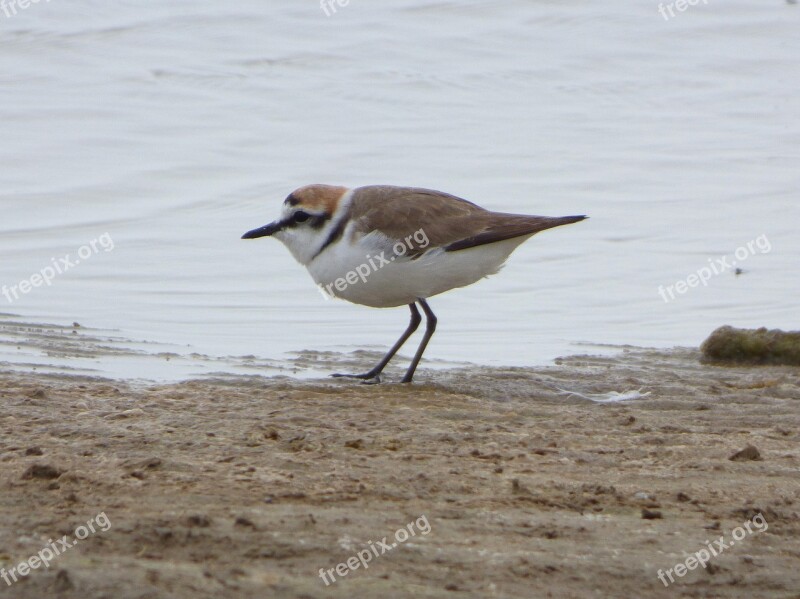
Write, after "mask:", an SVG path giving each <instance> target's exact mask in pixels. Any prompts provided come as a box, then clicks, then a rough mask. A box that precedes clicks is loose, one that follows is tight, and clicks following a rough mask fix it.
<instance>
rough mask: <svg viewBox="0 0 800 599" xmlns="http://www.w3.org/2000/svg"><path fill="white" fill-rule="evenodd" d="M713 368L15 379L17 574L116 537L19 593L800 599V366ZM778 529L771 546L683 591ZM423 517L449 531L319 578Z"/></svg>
mask: <svg viewBox="0 0 800 599" xmlns="http://www.w3.org/2000/svg"><path fill="white" fill-rule="evenodd" d="M698 358H699V354H698V353H697V352H692V351H688V350H677V351H673V352H654V351H644V350H636V351H626V352H625V353H623V354H622V355H621V356H619V357H616V358H586V357H575V358H569V359H563V360H560V361H559V362H558V364H557V365H556V366H553V367H551V368H539V369H503V370H497V369H469V370H464V371H448V372H439V373H436V372H433V371H422V372H421V373H420V374H421V376H420V384H415V385H413V386H402V385H398V384H384V385H380V386H364V385H359V384H357V383H353V382H351V381H338V380H337V381H333V380H320V381H310V382H309V381H306V382H303V381H296V380H292V379H289V378H274V379H267V378H261V377H255V376H254V377H230V378H225V379H216V380H210V381H209V380H206V381H190V382H186V383H182V384H174V385H159V386H142V385H139V386H136V385H132V384H128V383H125V382H122V381H109V380H101V379H97V378H89V377H70V376H67V375H63V374H56V375H42V374H39V375H27V374H20V373H12V372H5V373H2V374H0V383H1V384H0V406H2V412H0V465H2V468H0V485H1V487H0V489H1V490H0V508H1V509H0V566H3V567H5V568H6V569H8V568H11V567H13V566H14V565H16V564H18V563H19V562H20V561H22V560H25V559H27V558H28V557H29V556H31V555H34V554H36V553H37V552H38V551H39V550H40V549H41V548H42V547H44V546H45V545H46V544H47V540H48V539H49V538H53V539H55V538H57V537H61V536H62V535H65V534H66V535H72V534H73V531H74V530H75V528H76V526H78V525H80V524H83V523H85V522H86V521H87V520H89V519H91V518H92V517H93V516H95V515H96V514H98V513H99V512H104V513H105V514H106V515H107V517H108V519H109V520H110V522H111V528H110V530H108V531H107V532H99V531H98V532H97V533H96V534H94V535H91V536H89V537H88V538H87V539H85V540H83V541H81V542H80V544H79V545H78V546H76V547H74V548H72V549H70V550H69V551H67V552H65V553H64V554H63V555H61V556H59V557H57V558H56V559H55V560H54V562H53V563H52V564H51V566H50V568H49V569H48V570H44V569H38V570H36V571H33V572H32V573H31V574H30V575H29V576H28V577H26V578H24V579H22V580H20V582H17V583H15V584H13V585H12V586H11V587H7V586H6V584H5V583H4V582H3V581H2V579H0V596H3V597H5V596H8V597H14V598H31V599H41V598H43V597H68V598H72V597H74V598H76V599H77V598H81V599H85V598H89V599H94V598H98V599H99V598H101V597H108V598H115V599H117V598H119V599H123V598H134V597H136V598H144V597H177V598H187V599H188V598H190V597H192V598H195V597H259V598H270V597H307V598H314V597H348V598H349V597H364V598H371V597H412V596H413V597H481V598H491V597H514V598H516V597H520V598H521V597H524V598H530V597H672V598H674V597H742V598H752V597H759V598H761V597H786V598H788V597H795V598H796V597H800V590H798V589H800V518H799V517H798V512H799V511H800V504H799V503H798V501H800V495H798V492H800V446H799V445H798V441H800V435H799V434H798V431H799V430H800V372H799V371H798V369H797V368H789V367H763V368H717V367H712V366H705V365H701V364H700V363H699V360H698ZM426 381H427V382H426ZM430 381H436V382H435V383H434V382H430ZM556 388H567V389H571V390H580V391H581V392H584V393H592V392H595V393H599V392H604V391H611V390H616V391H623V390H630V389H638V388H643V389H645V390H646V391H650V392H651V394H650V395H649V396H647V397H645V398H642V399H638V400H632V401H627V402H624V403H622V404H620V403H615V404H597V403H592V402H590V401H586V400H583V399H579V398H576V397H566V396H563V395H559V394H558V392H557V391H556V390H555V389H556ZM748 445H752V446H754V447H755V448H756V450H757V451H755V452H754V451H753V450H748V451H747V452H745V454H744V455H743V456H740V459H737V460H735V461H734V460H730V459H729V458H730V457H731V456H732V455H734V454H735V453H736V452H737V451H739V450H742V449H744V448H745V447H746V446H748ZM753 458H756V459H753ZM32 467H33V468H32ZM757 513H761V514H763V516H764V518H765V519H766V522H767V523H768V526H769V528H768V529H767V530H766V531H763V532H760V533H758V534H752V535H750V534H748V535H747V536H745V537H744V538H743V539H742V540H740V541H738V542H736V544H735V545H733V546H730V547H729V548H728V549H726V550H725V551H724V552H723V553H722V554H720V555H719V556H717V557H714V558H712V559H711V561H710V563H709V565H708V567H707V568H705V569H703V568H697V569H695V570H694V571H691V572H688V574H686V575H685V576H684V577H682V578H677V577H676V582H675V583H674V584H673V585H672V586H670V587H669V588H665V586H664V585H663V584H662V583H661V582H660V581H659V579H658V577H657V571H658V570H659V569H662V570H666V569H669V568H673V567H674V566H675V564H677V563H679V562H683V561H684V560H685V559H686V557H687V556H688V555H689V554H691V553H695V552H697V551H699V550H701V549H703V548H704V547H705V546H706V541H712V540H714V539H718V538H719V537H724V540H725V542H726V543H729V541H730V540H731V538H732V536H731V535H732V530H733V529H734V528H736V527H738V526H741V525H742V524H743V523H744V522H745V521H747V520H749V519H750V518H752V517H753V516H754V515H755V514H757ZM422 515H424V516H425V517H426V518H427V520H428V522H429V523H430V527H431V528H430V533H429V534H427V535H425V536H423V535H421V534H417V536H415V537H414V538H412V539H410V540H409V541H408V542H406V543H404V544H401V545H400V546H398V547H397V548H395V549H393V550H392V551H390V552H388V553H386V554H385V555H382V556H380V557H378V558H374V559H373V560H372V562H371V563H370V564H369V568H368V569H367V570H364V569H363V567H360V568H359V569H358V570H355V571H354V572H351V573H350V574H348V575H347V576H346V577H345V578H342V579H340V580H338V581H337V582H335V583H334V584H332V585H331V586H329V587H326V586H325V584H324V583H323V582H322V580H321V579H320V578H319V576H318V572H319V569H320V568H326V569H327V568H334V567H335V566H336V565H337V564H338V563H340V562H344V561H346V560H347V558H348V557H350V556H353V555H355V553H356V552H357V551H358V550H360V549H362V548H363V547H364V546H365V544H366V543H367V542H368V541H370V540H371V541H376V540H380V539H382V538H383V537H384V536H387V537H390V538H389V541H391V537H392V535H393V534H394V531H395V530H397V529H398V528H400V527H404V526H405V525H406V524H408V523H410V522H413V521H415V520H416V519H418V518H419V517H420V516H422Z"/></svg>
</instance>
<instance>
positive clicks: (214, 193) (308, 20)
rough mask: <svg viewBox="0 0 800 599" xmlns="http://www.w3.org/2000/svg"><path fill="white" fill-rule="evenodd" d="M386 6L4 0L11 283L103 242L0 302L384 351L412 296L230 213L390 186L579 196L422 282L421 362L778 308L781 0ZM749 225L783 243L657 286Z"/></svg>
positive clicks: (179, 333)
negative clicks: (380, 302)
mask: <svg viewBox="0 0 800 599" xmlns="http://www.w3.org/2000/svg"><path fill="white" fill-rule="evenodd" d="M375 4H377V3H372V4H368V3H350V4H349V5H348V6H347V7H341V8H339V9H338V10H337V12H336V14H332V15H331V16H329V17H326V16H325V14H324V13H323V11H322V10H321V9H320V7H319V5H318V4H317V3H315V2H308V3H306V2H303V3H296V4H295V5H292V6H289V5H287V4H285V3H278V2H275V1H272V2H263V1H261V0H259V1H256V0H249V1H248V0H245V1H241V2H236V3H234V4H225V3H220V2H205V1H203V0H200V1H193V2H187V1H183V2H172V3H165V4H160V5H141V4H139V3H137V4H135V5H134V3H114V4H113V5H109V4H107V3H101V2H98V1H96V0H76V1H75V2H70V3H56V2H53V3H40V4H36V5H31V6H30V7H29V8H28V9H27V10H25V11H20V12H19V13H18V14H16V15H14V16H13V17H12V18H8V17H5V16H4V15H0V44H2V48H3V52H2V53H0V82H2V88H1V89H2V93H3V102H2V103H1V104H0V140H2V143H0V165H2V168H0V207H2V216H3V217H2V219H1V220H0V232H2V235H0V254H2V256H3V260H2V261H0V285H5V286H6V288H10V287H11V286H14V285H17V286H18V285H19V284H20V283H21V282H22V281H26V280H30V279H31V276H32V275H33V274H34V273H37V272H41V270H42V269H43V268H45V267H47V266H48V265H50V264H52V263H53V262H52V261H53V259H56V260H58V259H60V258H62V257H63V256H65V255H66V254H69V253H71V252H72V253H74V252H76V251H77V250H78V249H79V248H80V247H82V246H83V245H85V244H87V243H89V242H90V241H91V240H93V239H98V238H99V237H100V236H102V235H104V234H108V235H109V236H110V237H111V238H113V240H114V249H113V251H110V252H104V251H100V252H98V253H97V254H96V255H93V256H92V257H91V259H89V260H86V261H84V262H82V263H80V264H79V265H78V266H76V267H75V268H72V269H70V270H69V271H68V272H65V273H63V275H59V276H58V277H55V278H54V279H53V281H52V284H51V285H43V284H42V285H40V286H35V287H33V286H32V287H31V289H30V290H29V292H28V293H24V294H21V295H20V296H19V297H18V298H16V299H14V300H13V301H8V299H7V298H6V297H5V296H0V305H2V306H4V307H3V308H2V309H1V310H2V311H3V312H9V313H16V314H20V315H22V316H23V317H24V318H25V319H29V320H30V319H34V320H39V321H50V322H58V323H61V324H64V325H69V324H71V323H72V321H79V322H81V323H85V324H87V325H90V326H92V327H97V328H105V329H116V330H119V331H120V334H122V335H124V336H126V337H128V338H135V339H147V340H152V341H155V342H161V343H166V344H175V345H177V346H179V347H181V348H185V349H186V352H199V353H202V354H207V355H209V356H226V355H249V354H252V355H256V356H261V357H263V358H268V359H281V358H282V357H283V356H284V354H285V352H291V351H300V350H304V349H317V350H322V351H352V350H353V349H356V348H359V347H369V348H383V347H385V346H387V345H389V344H390V343H391V342H392V341H393V340H394V339H395V338H396V337H397V336H398V335H399V333H400V332H401V331H402V329H403V328H404V326H405V323H406V319H407V314H406V311H405V310H403V309H400V310H373V309H368V308H363V307H359V306H352V305H349V304H344V303H340V302H326V301H324V300H323V299H322V297H321V296H320V294H319V293H318V292H317V290H316V289H315V287H314V285H313V283H312V282H311V279H310V277H309V276H308V275H307V274H306V273H305V272H304V270H303V269H302V268H301V267H299V266H298V265H297V264H295V263H294V262H293V260H292V259H291V257H290V256H289V254H288V252H287V251H286V250H285V249H284V248H283V247H281V246H280V244H278V243H277V242H275V241H274V240H262V242H260V243H255V242H252V243H245V242H241V241H240V240H239V236H240V235H241V234H242V233H243V232H244V231H246V230H248V229H250V228H253V227H255V226H258V225H261V224H264V223H265V222H267V221H269V220H271V219H272V218H273V217H274V216H275V215H276V214H277V212H278V209H279V205H280V202H281V200H282V199H283V197H285V195H286V194H287V193H288V192H289V191H291V190H292V189H293V188H295V187H297V186H299V185H302V184H305V183H310V182H328V183H338V184H346V185H350V186H356V185H364V184H371V183H392V184H408V185H418V186H425V187H433V188H438V189H442V190H445V191H448V192H451V193H455V194H457V195H461V196H463V197H466V198H467V199H470V200H473V201H475V202H478V203H480V204H482V205H484V206H486V207H488V208H492V209H497V210H502V211H507V212H527V213H533V214H545V215H564V214H576V213H577V214H581V213H586V214H589V215H590V216H591V219H590V220H588V221H586V222H583V223H580V224H577V225H572V226H570V227H565V228H562V229H556V230H553V231H548V232H545V233H543V234H541V235H540V236H537V237H535V238H533V239H532V240H531V241H530V242H528V243H526V244H525V245H523V246H522V247H521V248H520V249H519V250H518V251H517V252H516V253H515V254H514V255H513V256H512V259H511V261H510V263H509V264H508V266H507V267H506V268H505V269H504V271H503V272H502V273H501V274H500V275H498V276H497V277H494V278H491V279H488V280H486V281H483V282H481V283H479V284H477V285H475V286H474V287H471V288H468V289H463V290H459V291H455V292H452V293H449V294H446V295H444V296H441V297H437V298H434V299H433V300H432V301H431V304H432V306H433V307H434V310H435V311H436V312H437V314H438V315H439V318H440V327H439V330H438V331H437V335H436V336H435V337H434V340H433V342H432V344H431V346H430V348H429V354H428V355H429V356H430V357H431V358H440V359H445V360H468V361H473V362H477V363H483V364H509V365H526V364H533V363H543V362H546V361H547V360H550V359H552V358H553V357H555V356H557V355H561V354H565V353H573V352H575V351H580V350H581V347H580V346H576V345H575V344H576V343H578V342H589V343H617V344H621V343H630V344H637V345H644V346H671V345H676V344H696V343H698V342H699V341H700V340H701V339H702V338H703V337H704V336H705V335H706V334H707V333H708V332H709V331H711V330H712V329H714V328H715V327H716V326H718V325H720V324H723V323H728V324H734V325H738V326H760V325H765V326H770V327H784V328H792V327H795V328H796V327H797V321H796V309H795V308H796V306H795V305H794V304H793V302H794V301H796V300H795V298H796V297H798V295H800V293H799V292H800V283H798V277H797V276H796V267H797V254H798V249H800V242H798V241H797V235H796V233H795V232H794V230H793V229H794V226H795V223H796V222H797V220H798V218H797V217H798V212H799V211H800V209H799V208H798V205H797V201H796V200H797V195H798V191H800V168H798V162H799V160H798V159H799V158H800V156H799V155H798V152H797V147H798V142H800V119H798V112H800V110H799V109H800V77H798V76H797V75H798V71H797V67H796V56H797V54H798V50H800V38H798V36H797V35H796V32H797V28H798V24H799V23H798V21H799V20H800V11H798V7H797V6H791V5H787V4H781V3H778V2H774V3H770V2H767V3H765V2H759V1H756V0H752V1H744V0H730V1H729V2H726V3H724V4H718V5H714V6H712V5H711V4H709V5H708V6H703V7H702V10H697V9H695V10H692V11H687V12H686V13H682V14H680V15H677V16H676V17H675V18H673V19H670V20H669V22H665V21H664V19H663V18H662V17H661V16H660V15H659V14H658V11H657V5H656V4H653V5H650V3H639V4H637V5H635V6H633V5H629V4H625V3H621V4H620V5H619V6H618V7H609V6H606V5H600V4H598V3H589V2H572V3H562V4H552V3H539V2H535V3H534V2H525V1H523V0H515V1H511V2H503V3H499V2H489V1H485V0H481V1H473V2H458V3H455V2H437V3H429V2H423V1H421V0H406V1H398V2H391V3H386V4H382V5H379V6H375ZM698 8H699V7H698ZM760 235H766V236H767V237H768V239H769V240H770V242H771V245H772V250H771V251H770V252H768V253H764V254H760V253H755V254H753V255H752V256H751V257H749V258H748V259H747V262H746V264H745V265H743V266H742V269H743V271H744V272H743V273H742V274H741V275H739V276H736V275H735V274H734V272H733V271H730V272H724V273H722V274H720V275H719V276H715V277H714V278H713V279H712V280H709V281H708V285H703V286H698V287H696V288H692V289H690V290H689V291H688V292H686V293H684V294H680V295H678V296H676V298H675V299H674V301H670V302H665V301H663V299H662V297H661V296H660V294H659V287H660V286H667V285H674V284H675V283H676V282H677V281H681V280H686V279H687V277H688V276H689V275H691V274H692V273H696V272H697V271H698V269H700V268H702V267H704V266H706V265H707V264H708V260H709V258H714V257H719V256H724V255H729V254H733V253H734V252H735V250H736V249H737V248H738V247H740V246H742V245H743V244H746V243H747V242H748V241H750V240H753V239H756V238H757V237H758V236H760ZM412 343H413V341H412ZM407 351H410V347H409V349H408V350H407ZM143 376H145V375H144V374H143Z"/></svg>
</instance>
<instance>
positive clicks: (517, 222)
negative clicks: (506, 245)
mask: <svg viewBox="0 0 800 599" xmlns="http://www.w3.org/2000/svg"><path fill="white" fill-rule="evenodd" d="M350 210H351V212H350V216H351V218H352V220H353V222H354V223H355V230H356V232H358V233H360V234H364V235H366V234H368V233H369V232H370V231H379V232H380V233H383V234H384V235H386V236H387V237H389V238H393V239H397V240H398V241H399V240H406V239H408V238H409V237H411V238H412V239H411V241H412V243H410V244H408V245H409V246H410V247H409V252H408V255H409V256H410V257H414V256H415V255H419V254H422V253H424V252H425V251H428V250H430V249H434V248H441V249H444V250H445V251H450V252H452V251H457V250H463V249H467V248H471V247H476V246H479V245H484V244H487V243H494V242H497V241H504V240H506V239H512V238H514V237H520V236H523V235H533V234H534V233H538V232H539V231H544V230H545V229H550V228H552V227H557V226H559V225H566V224H569V223H574V222H578V221H580V220H583V219H584V218H585V217H583V216H564V217H555V218H553V217H547V216H527V215H519V214H503V213H500V212H490V211H488V210H485V209H483V208H481V207H480V206H477V205H475V204H473V203H472V202H468V201H467V200H464V199H461V198H458V197H456V196H452V195H449V194H445V193H441V192H438V191H432V190H428V189H418V188H411V187H392V186H371V187H361V188H359V189H357V190H356V191H355V193H354V195H353V200H352V204H351V208H350ZM420 230H421V231H422V233H423V234H424V237H425V239H427V240H428V241H429V243H428V244H426V246H425V247H424V248H420V247H414V246H413V240H414V237H413V236H414V234H415V233H418V232H419V231H420ZM419 237H421V235H418V237H417V239H418V238H419Z"/></svg>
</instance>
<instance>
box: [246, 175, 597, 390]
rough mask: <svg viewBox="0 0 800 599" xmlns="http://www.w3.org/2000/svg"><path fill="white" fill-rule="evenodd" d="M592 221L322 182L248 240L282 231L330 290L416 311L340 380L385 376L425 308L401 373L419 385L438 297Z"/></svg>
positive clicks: (428, 193) (292, 198)
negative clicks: (370, 361)
mask: <svg viewBox="0 0 800 599" xmlns="http://www.w3.org/2000/svg"><path fill="white" fill-rule="evenodd" d="M585 218H586V217H585V216H560V217H548V216H528V215H523V214H505V213H501V212H491V211H489V210H486V209H484V208H481V207H480V206H478V205H476V204H473V203H472V202H468V201H467V200H464V199H462V198H458V197H456V196H453V195H450V194H447V193H442V192H441V191H433V190H430V189H419V188H415V187H394V186H389V185H370V186H366V187H359V188H356V189H348V188H346V187H339V186H334V185H321V184H315V185H307V186H305V187H301V188H299V189H297V190H295V191H293V192H292V193H290V194H289V196H288V197H287V198H286V199H285V200H284V202H283V207H282V211H281V216H280V218H279V219H278V220H276V221H274V222H272V223H270V224H268V225H264V226H263V227H260V228H258V229H253V230H252V231H248V232H247V233H245V234H244V235H243V236H242V239H256V238H258V237H266V236H273V237H276V238H277V239H278V240H280V241H281V242H282V243H283V244H284V245H285V246H286V247H287V248H288V249H289V251H290V252H291V253H292V255H293V256H294V257H295V259H296V260H297V261H298V262H299V263H300V264H302V265H303V266H305V267H306V268H307V269H308V271H309V273H310V274H311V277H312V278H313V279H314V281H315V282H316V283H317V285H318V286H319V287H320V288H321V289H324V290H325V292H326V293H328V294H329V295H331V296H334V297H338V298H341V299H345V300H347V301H350V302H353V303H355V304H362V305H365V306H372V307H375V308H392V307H397V306H402V305H407V306H408V307H409V309H410V310H411V321H410V322H409V324H408V328H406V330H405V331H404V332H403V334H402V335H401V336H400V339H398V340H397V342H396V343H395V344H394V345H393V346H392V348H391V349H390V350H389V351H388V352H387V353H386V355H385V356H384V357H383V359H381V361H380V362H378V363H377V364H376V365H375V367H374V368H372V369H371V370H369V371H368V372H364V373H362V374H334V375H332V376H339V377H342V376H343V377H351V378H356V379H363V380H364V381H365V382H367V381H371V382H380V374H381V372H383V369H384V368H385V367H386V365H387V364H388V363H389V361H390V360H391V359H392V358H393V357H394V355H395V354H396V353H397V352H398V350H399V349H400V348H401V347H402V346H403V344H404V343H405V342H406V341H407V340H408V338H409V337H410V336H411V335H412V334H413V333H414V331H416V330H417V328H418V327H419V325H420V323H421V322H422V317H421V316H420V313H419V310H418V309H417V304H419V306H420V307H421V308H422V311H423V312H424V313H425V316H426V319H427V323H426V327H425V335H424V336H423V338H422V341H421V342H420V344H419V347H418V348H417V352H416V354H415V355H414V357H413V359H412V360H411V364H410V365H409V367H408V370H407V371H406V374H405V376H404V377H403V379H402V382H404V383H410V382H411V380H412V379H413V378H414V372H415V371H416V369H417V365H418V364H419V361H420V359H421V358H422V354H423V353H424V352H425V348H426V347H427V346H428V342H429V341H430V339H431V337H432V336H433V333H434V331H435V330H436V322H437V319H436V316H435V315H434V313H433V311H432V310H431V308H430V306H429V305H428V302H427V299H428V298H429V297H432V296H434V295H437V294H439V293H443V292H445V291H449V290H450V289H455V288H457V287H464V286H466V285H471V284H472V283H475V282H476V281H478V280H480V279H482V278H484V277H487V276H489V275H492V274H495V273H496V272H497V271H498V270H500V268H501V267H502V266H503V264H504V263H505V261H506V259H507V258H508V257H509V256H510V255H511V252H513V251H514V250H515V249H516V248H517V246H519V245H520V244H521V243H522V242H523V241H525V240H527V239H528V238H530V237H531V236H532V235H535V234H536V233H539V232H540V231H544V230H545V229H551V228H553V227H558V226H561V225H567V224H570V223H575V222H578V221H581V220H583V219H585Z"/></svg>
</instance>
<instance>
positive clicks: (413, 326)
mask: <svg viewBox="0 0 800 599" xmlns="http://www.w3.org/2000/svg"><path fill="white" fill-rule="evenodd" d="M408 307H409V308H410V309H411V322H409V323H408V328H407V329H406V330H405V332H404V333H403V334H402V335H401V336H400V339H398V340H397V343H395V344H394V345H393V346H392V349H390V350H389V351H388V352H386V355H385V356H383V359H382V360H381V361H380V362H378V363H377V364H376V365H375V368H373V369H372V370H370V371H369V372H364V373H362V374H338V373H337V374H332V375H331V376H335V377H347V378H352V379H374V378H375V377H377V376H378V375H379V374H380V373H381V372H383V369H384V368H386V365H387V364H388V363H389V360H391V359H392V358H393V357H394V355H395V354H396V353H397V352H398V351H399V349H400V348H401V347H403V344H404V343H405V342H406V341H408V338H409V337H411V335H413V334H414V331H416V330H417V328H419V323H421V322H422V317H421V316H420V315H419V310H417V306H416V305H414V304H408ZM423 309H425V312H426V314H427V313H428V308H426V307H424V306H423Z"/></svg>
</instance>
